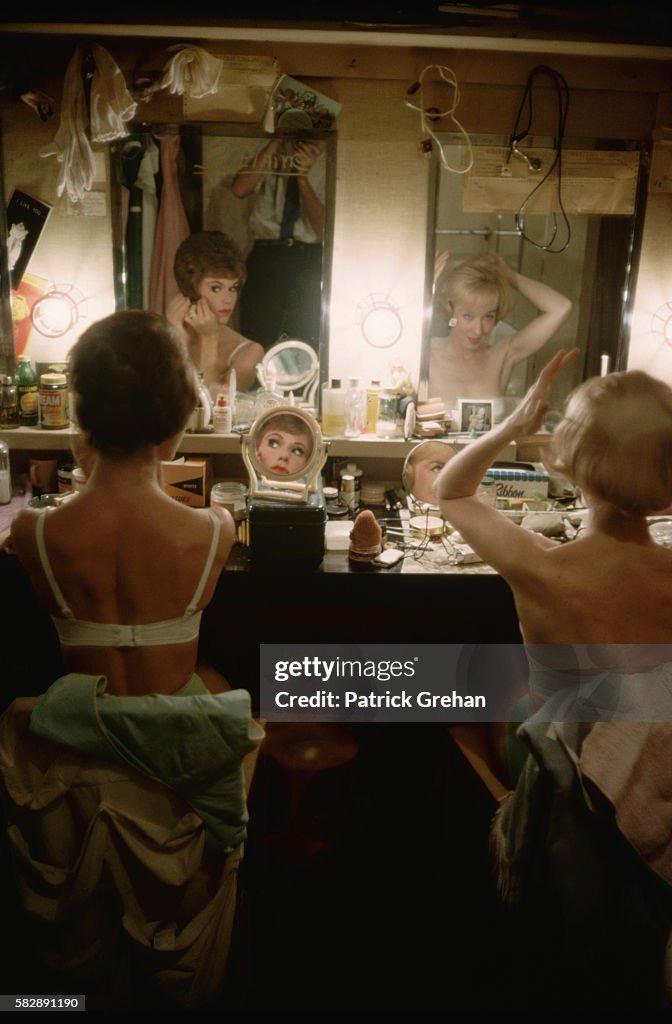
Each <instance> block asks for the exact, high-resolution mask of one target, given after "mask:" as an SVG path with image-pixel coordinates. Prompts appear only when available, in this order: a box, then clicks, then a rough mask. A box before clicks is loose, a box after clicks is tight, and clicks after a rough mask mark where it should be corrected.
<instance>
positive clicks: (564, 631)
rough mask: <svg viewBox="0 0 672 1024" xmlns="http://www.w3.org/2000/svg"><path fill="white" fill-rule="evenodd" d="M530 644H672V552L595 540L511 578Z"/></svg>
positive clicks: (548, 555) (554, 551)
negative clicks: (671, 639)
mask: <svg viewBox="0 0 672 1024" xmlns="http://www.w3.org/2000/svg"><path fill="white" fill-rule="evenodd" d="M509 583H510V585H511V589H512V591H513V594H514V598H515V601H516V607H517V609H518V614H519V617H520V622H521V627H522V632H523V635H524V638H525V641H526V643H535V644H620V643H625V644H666V643H667V642H668V641H669V640H670V637H672V586H671V584H672V552H671V551H668V550H667V549H665V548H662V547H660V546H659V545H656V544H654V543H653V542H652V543H651V544H647V543H641V544H640V543H628V542H624V541H622V540H615V539H614V538H611V537H609V536H608V535H605V534H602V533H599V532H595V533H593V534H591V535H589V536H586V537H585V538H579V539H578V540H575V541H572V542H570V543H569V544H566V545H562V546H555V547H553V548H549V549H548V550H546V551H540V552H538V553H537V556H536V558H535V560H534V563H533V564H532V565H530V567H529V571H522V572H515V571H514V573H513V575H512V576H509Z"/></svg>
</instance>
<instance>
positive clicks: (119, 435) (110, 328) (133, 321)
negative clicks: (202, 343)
mask: <svg viewBox="0 0 672 1024" xmlns="http://www.w3.org/2000/svg"><path fill="white" fill-rule="evenodd" d="M69 370H70V384H71V388H72V390H73V392H74V399H75V417H76V420H77V423H78V425H79V427H80V429H81V430H82V432H83V433H84V435H85V438H86V441H87V443H88V444H89V445H90V447H91V448H93V449H94V450H95V451H97V452H99V453H100V454H101V455H105V456H107V457H109V458H123V457H124V456H127V455H131V454H133V453H134V452H137V451H139V450H141V449H142V448H144V447H146V446H148V445H158V444H161V442H162V441H166V440H168V438H170V437H173V436H174V435H175V434H178V433H179V432H180V431H181V430H183V429H184V426H185V424H186V422H187V420H188V418H189V416H190V414H191V413H192V412H193V410H194V408H195V406H196V402H197V389H196V375H195V372H194V368H193V366H192V364H191V362H190V360H189V357H188V355H187V353H186V350H185V348H184V346H183V344H182V343H181V341H180V339H179V336H178V335H177V333H176V331H175V329H174V328H173V327H172V325H171V324H170V323H169V322H168V321H167V320H166V319H165V318H164V317H162V316H158V315H157V314H156V313H148V312H144V311H140V310H125V311H122V312H119V313H112V315H111V316H107V317H104V318H103V319H102V320H98V321H97V322H96V323H94V324H92V325H91V327H89V328H88V329H87V330H86V331H84V333H83V334H82V335H81V337H80V338H79V340H78V341H77V342H76V344H75V345H74V346H73V348H72V349H71V351H70V357H69Z"/></svg>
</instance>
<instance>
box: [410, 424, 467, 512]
mask: <svg viewBox="0 0 672 1024" xmlns="http://www.w3.org/2000/svg"><path fill="white" fill-rule="evenodd" d="M429 445H441V447H442V448H447V449H450V453H451V454H450V455H449V456H448V458H447V459H446V460H445V461H446V462H450V460H451V459H452V458H453V457H454V456H455V455H457V453H458V452H459V451H460V446H459V445H456V444H454V442H452V441H449V440H447V439H446V438H442V437H428V438H425V439H424V440H422V441H419V442H418V443H417V444H416V445H414V446H413V448H411V450H410V452H409V453H408V454H407V456H406V458H405V459H404V465H403V468H402V470H401V483H402V486H403V488H404V491H405V492H406V497H407V502H408V504H409V507H410V508H411V509H413V510H415V511H425V510H431V509H438V507H439V506H438V503H437V502H435V501H423V499H422V498H420V497H419V496H418V495H417V494H416V493H415V492H414V491H412V490H410V489H409V487H408V486H407V483H408V477H409V468H410V466H411V463H412V460H413V456H415V455H417V454H418V453H419V452H420V451H421V449H422V448H425V447H427V446H429ZM444 465H445V463H444Z"/></svg>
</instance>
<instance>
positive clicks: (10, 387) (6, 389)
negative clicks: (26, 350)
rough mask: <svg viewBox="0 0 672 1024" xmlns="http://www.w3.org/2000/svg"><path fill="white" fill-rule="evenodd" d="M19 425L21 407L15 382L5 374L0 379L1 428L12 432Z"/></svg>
mask: <svg viewBox="0 0 672 1024" xmlns="http://www.w3.org/2000/svg"><path fill="white" fill-rule="evenodd" d="M18 425H19V406H18V401H17V397H16V386H15V384H14V381H13V380H12V378H11V377H10V376H9V374H5V375H4V376H3V377H0V428H2V430H10V429H13V428H14V427H18Z"/></svg>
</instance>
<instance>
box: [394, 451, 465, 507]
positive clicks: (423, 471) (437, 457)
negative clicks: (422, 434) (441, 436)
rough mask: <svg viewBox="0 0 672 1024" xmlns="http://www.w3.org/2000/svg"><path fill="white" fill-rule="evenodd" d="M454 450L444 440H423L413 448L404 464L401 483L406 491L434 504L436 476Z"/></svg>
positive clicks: (429, 503)
mask: <svg viewBox="0 0 672 1024" xmlns="http://www.w3.org/2000/svg"><path fill="white" fill-rule="evenodd" d="M456 450H457V449H455V448H453V447H452V445H449V444H447V443H446V442H445V441H423V443H422V444H419V445H418V446H417V447H416V448H414V449H413V451H412V452H411V453H410V455H409V456H408V459H407V461H406V465H405V466H404V479H403V484H404V487H405V489H406V492H407V493H408V494H412V495H413V497H415V498H417V500H418V501H423V502H426V503H427V504H428V505H434V504H435V503H436V498H435V497H434V484H435V483H436V478H437V476H438V474H439V473H440V472H441V470H442V469H443V467H444V466H445V464H446V462H447V461H448V459H451V458H452V457H453V455H454V454H455V452H456Z"/></svg>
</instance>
